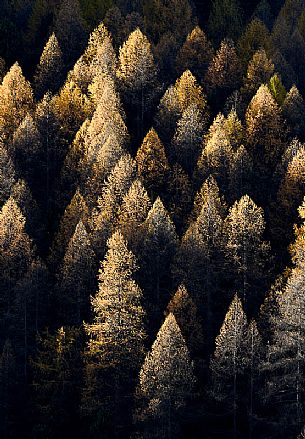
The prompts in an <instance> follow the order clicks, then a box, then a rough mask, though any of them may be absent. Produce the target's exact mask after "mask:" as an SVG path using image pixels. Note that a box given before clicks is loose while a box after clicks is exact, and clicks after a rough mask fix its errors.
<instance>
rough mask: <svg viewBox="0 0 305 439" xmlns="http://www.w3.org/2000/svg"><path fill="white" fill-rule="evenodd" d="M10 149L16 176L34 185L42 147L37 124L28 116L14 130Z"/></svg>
mask: <svg viewBox="0 0 305 439" xmlns="http://www.w3.org/2000/svg"><path fill="white" fill-rule="evenodd" d="M11 148H12V156H13V157H14V160H15V166H16V170H17V172H18V174H19V175H21V176H23V177H25V178H27V180H28V182H29V184H31V186H32V185H34V183H35V177H36V172H37V171H36V168H37V161H38V160H37V159H38V157H39V153H40V152H41V148H42V145H41V135H40V133H39V130H38V127H37V124H36V122H35V121H34V119H33V118H32V116H31V115H30V114H27V115H26V116H25V118H24V119H23V121H22V122H21V124H20V125H19V127H18V128H17V129H16V131H15V133H14V136H13V139H12V146H11Z"/></svg>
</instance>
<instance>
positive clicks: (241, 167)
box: [228, 145, 253, 202]
mask: <svg viewBox="0 0 305 439" xmlns="http://www.w3.org/2000/svg"><path fill="white" fill-rule="evenodd" d="M252 176H253V161H252V158H251V156H250V154H249V153H248V151H247V149H246V148H245V147H244V146H243V145H241V146H240V147H239V148H238V149H237V151H236V152H235V153H234V155H233V158H232V161H231V168H230V177H229V186H230V188H229V191H228V195H229V196H228V201H229V202H234V201H236V200H239V199H240V198H241V197H242V196H243V195H244V194H251V192H252Z"/></svg>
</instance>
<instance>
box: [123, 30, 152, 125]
mask: <svg viewBox="0 0 305 439" xmlns="http://www.w3.org/2000/svg"><path fill="white" fill-rule="evenodd" d="M117 77H118V79H119V81H120V84H121V87H122V89H123V91H124V93H125V98H126V101H127V102H128V101H130V99H132V101H133V102H130V103H131V104H132V103H133V105H135V106H136V108H137V109H138V116H137V117H138V118H140V117H141V120H142V118H143V115H144V113H146V112H147V110H148V109H149V106H150V103H151V100H152V99H153V97H154V95H155V93H156V87H157V67H156V64H155V61H154V57H153V54H152V51H151V46H150V43H149V40H148V39H147V37H146V36H145V35H144V34H143V33H142V32H141V31H140V29H136V30H135V31H134V32H132V33H131V34H130V35H129V38H128V40H127V41H126V42H125V43H124V44H123V46H122V47H121V48H120V54H119V66H118V70H117ZM139 123H140V119H139Z"/></svg>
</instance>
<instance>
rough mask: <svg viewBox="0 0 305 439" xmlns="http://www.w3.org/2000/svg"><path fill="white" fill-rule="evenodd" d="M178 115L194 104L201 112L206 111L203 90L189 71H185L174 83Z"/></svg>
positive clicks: (205, 99)
mask: <svg viewBox="0 0 305 439" xmlns="http://www.w3.org/2000/svg"><path fill="white" fill-rule="evenodd" d="M175 89H176V93H177V102H178V108H179V113H180V114H181V115H182V113H183V111H185V110H186V109H187V108H188V107H189V106H190V105H191V104H196V105H197V107H198V109H199V110H201V111H202V112H206V111H207V110H208V107H207V98H206V95H205V93H204V91H203V88H202V87H201V85H200V84H199V83H198V81H197V79H196V78H195V76H194V75H193V74H192V72H191V71H190V70H186V71H185V72H184V73H182V75H181V76H180V78H178V79H177V81H176V82H175Z"/></svg>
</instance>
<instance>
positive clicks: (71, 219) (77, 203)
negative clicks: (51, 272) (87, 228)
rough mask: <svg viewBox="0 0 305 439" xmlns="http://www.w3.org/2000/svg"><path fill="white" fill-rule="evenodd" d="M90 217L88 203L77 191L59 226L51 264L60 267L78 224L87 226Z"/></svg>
mask: <svg viewBox="0 0 305 439" xmlns="http://www.w3.org/2000/svg"><path fill="white" fill-rule="evenodd" d="M88 215H89V212H88V206H87V204H86V201H85V200H84V197H83V196H82V194H81V193H80V191H79V190H76V192H75V194H74V196H73V198H72V199H71V201H70V203H69V204H68V205H67V207H66V209H65V212H64V214H63V216H62V218H61V220H60V223H59V226H58V231H57V233H56V235H55V236H54V240H53V243H52V247H51V251H50V262H51V264H52V265H53V267H57V266H58V265H60V263H61V260H62V258H63V256H64V254H65V252H66V249H67V246H68V243H69V241H70V239H71V238H72V236H73V234H74V231H75V228H76V226H77V224H78V223H79V221H80V220H82V222H83V223H84V224H86V222H87V220H88Z"/></svg>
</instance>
